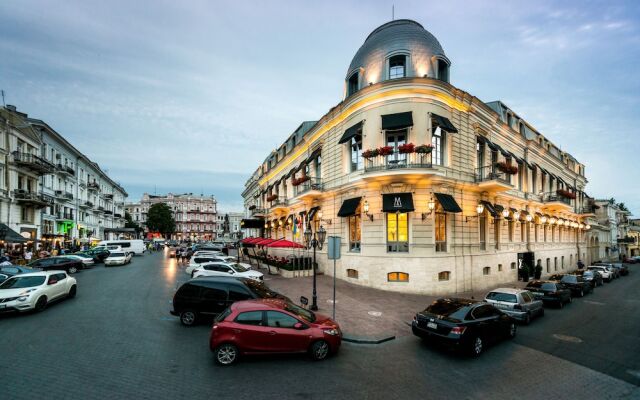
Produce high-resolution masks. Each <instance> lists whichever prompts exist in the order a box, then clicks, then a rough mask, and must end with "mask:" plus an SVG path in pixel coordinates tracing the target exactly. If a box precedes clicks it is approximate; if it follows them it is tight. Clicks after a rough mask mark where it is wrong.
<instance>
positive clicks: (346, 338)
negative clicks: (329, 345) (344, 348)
mask: <svg viewBox="0 0 640 400" xmlns="http://www.w3.org/2000/svg"><path fill="white" fill-rule="evenodd" d="M395 338H396V337H395V335H393V336H387V337H383V338H382V339H368V338H358V337H349V336H343V337H342V340H343V341H345V342H349V343H357V344H381V343H384V342H388V341H390V340H394V339H395Z"/></svg>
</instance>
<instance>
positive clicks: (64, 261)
mask: <svg viewBox="0 0 640 400" xmlns="http://www.w3.org/2000/svg"><path fill="white" fill-rule="evenodd" d="M27 267H29V268H40V269H41V270H43V271H52V270H61V271H67V273H68V274H75V273H76V272H78V271H80V270H81V269H82V268H83V267H84V266H83V264H82V261H78V260H74V259H72V258H67V257H48V258H41V259H39V260H35V261H32V262H30V263H29V264H28V265H27Z"/></svg>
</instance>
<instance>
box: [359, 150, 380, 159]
mask: <svg viewBox="0 0 640 400" xmlns="http://www.w3.org/2000/svg"><path fill="white" fill-rule="evenodd" d="M378 155H379V154H378V149H371V150H365V151H363V152H362V157H364V158H373V157H377V156H378Z"/></svg>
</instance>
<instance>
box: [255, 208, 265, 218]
mask: <svg viewBox="0 0 640 400" xmlns="http://www.w3.org/2000/svg"><path fill="white" fill-rule="evenodd" d="M266 214H267V210H265V209H264V208H254V209H252V210H251V216H252V217H264V216H265V215H266Z"/></svg>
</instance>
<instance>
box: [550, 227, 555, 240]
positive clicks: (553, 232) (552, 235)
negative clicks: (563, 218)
mask: <svg viewBox="0 0 640 400" xmlns="http://www.w3.org/2000/svg"><path fill="white" fill-rule="evenodd" d="M555 240H556V227H555V226H551V241H552V242H555Z"/></svg>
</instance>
